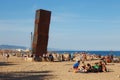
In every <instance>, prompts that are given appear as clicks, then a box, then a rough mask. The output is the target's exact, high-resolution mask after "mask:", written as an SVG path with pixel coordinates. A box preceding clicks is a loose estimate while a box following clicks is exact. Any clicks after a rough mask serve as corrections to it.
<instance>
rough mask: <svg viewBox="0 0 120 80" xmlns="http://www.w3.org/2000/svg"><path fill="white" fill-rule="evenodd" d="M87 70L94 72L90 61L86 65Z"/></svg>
mask: <svg viewBox="0 0 120 80" xmlns="http://www.w3.org/2000/svg"><path fill="white" fill-rule="evenodd" d="M86 70H87V72H92V66H91V65H90V64H89V63H87V65H86Z"/></svg>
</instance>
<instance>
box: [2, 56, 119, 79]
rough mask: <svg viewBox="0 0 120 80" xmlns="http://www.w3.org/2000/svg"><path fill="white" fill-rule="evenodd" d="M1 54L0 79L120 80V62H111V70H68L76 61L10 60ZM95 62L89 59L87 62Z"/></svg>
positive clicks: (15, 58)
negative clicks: (99, 71) (85, 71)
mask: <svg viewBox="0 0 120 80" xmlns="http://www.w3.org/2000/svg"><path fill="white" fill-rule="evenodd" d="M5 61H6V60H5V59H3V58H2V56H0V80H120V63H110V64H108V65H107V68H108V69H109V71H110V72H102V73H74V72H68V70H69V69H70V68H72V65H73V64H74V63H75V62H70V61H69V62H26V61H24V59H23V58H20V57H19V58H17V57H10V58H9V59H8V62H5ZM88 62H89V63H94V61H87V62H85V63H88Z"/></svg>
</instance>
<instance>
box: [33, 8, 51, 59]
mask: <svg viewBox="0 0 120 80" xmlns="http://www.w3.org/2000/svg"><path fill="white" fill-rule="evenodd" d="M50 18H51V11H47V10H42V9H40V10H37V11H36V16H35V28H34V37H33V42H32V53H33V54H35V55H36V56H37V57H39V56H42V55H43V54H44V53H45V54H46V53H47V45H48V38H49V24H50Z"/></svg>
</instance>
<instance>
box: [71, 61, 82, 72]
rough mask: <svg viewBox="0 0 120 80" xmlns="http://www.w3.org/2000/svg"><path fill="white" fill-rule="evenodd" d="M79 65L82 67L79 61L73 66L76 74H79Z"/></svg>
mask: <svg viewBox="0 0 120 80" xmlns="http://www.w3.org/2000/svg"><path fill="white" fill-rule="evenodd" d="M79 65H80V61H77V62H76V63H75V64H74V65H73V69H74V72H77V71H78V70H79Z"/></svg>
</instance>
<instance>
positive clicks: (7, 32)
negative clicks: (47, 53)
mask: <svg viewBox="0 0 120 80" xmlns="http://www.w3.org/2000/svg"><path fill="white" fill-rule="evenodd" d="M38 9H45V10H49V11H51V12H52V14H51V21H50V30H49V42H48V48H56V49H63V50H120V36H119V35H120V0H0V44H1V45H2V44H9V45H20V46H26V47H30V46H31V32H33V33H34V21H35V11H36V10H38Z"/></svg>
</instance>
